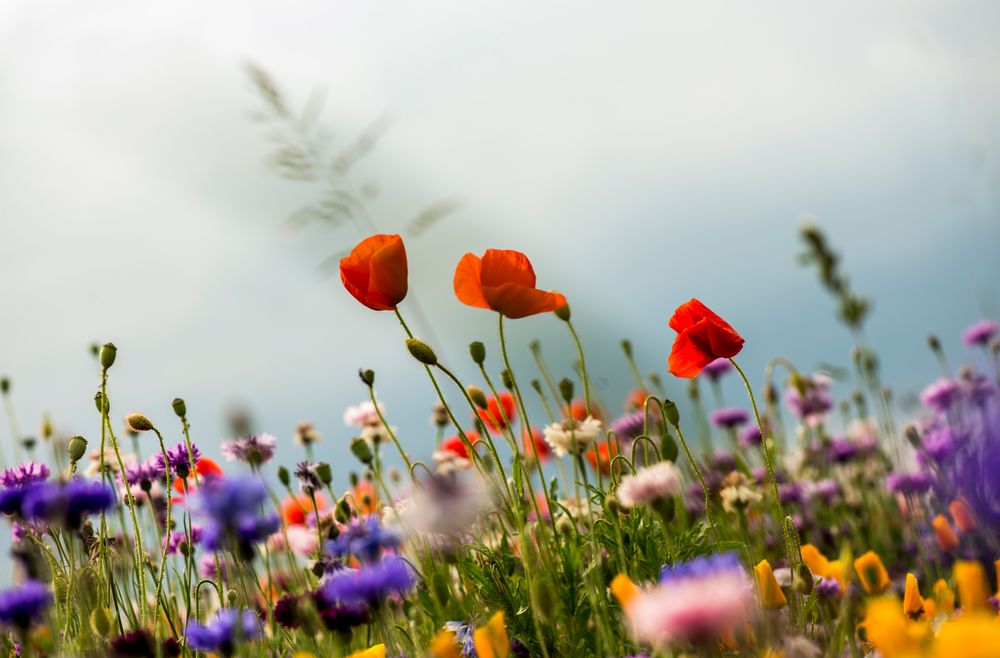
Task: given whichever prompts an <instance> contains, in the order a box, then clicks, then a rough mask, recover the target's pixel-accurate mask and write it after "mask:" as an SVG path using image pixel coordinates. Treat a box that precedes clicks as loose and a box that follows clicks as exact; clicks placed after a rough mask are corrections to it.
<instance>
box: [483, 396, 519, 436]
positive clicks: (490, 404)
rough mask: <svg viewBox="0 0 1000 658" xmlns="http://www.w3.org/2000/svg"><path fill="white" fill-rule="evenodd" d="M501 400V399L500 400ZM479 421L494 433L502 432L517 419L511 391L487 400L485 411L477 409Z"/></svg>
mask: <svg viewBox="0 0 1000 658" xmlns="http://www.w3.org/2000/svg"><path fill="white" fill-rule="evenodd" d="M498 398H499V399H498ZM476 413H477V414H479V419H480V420H482V421H483V424H484V425H486V427H487V428H488V429H490V430H491V431H493V432H502V431H504V430H505V429H507V425H509V424H510V423H513V422H514V418H515V417H517V407H516V405H515V404H514V396H513V395H512V394H511V393H510V392H509V391H501V392H500V393H498V394H497V396H496V397H493V396H490V397H489V398H487V399H486V408H485V409H479V408H477V409H476Z"/></svg>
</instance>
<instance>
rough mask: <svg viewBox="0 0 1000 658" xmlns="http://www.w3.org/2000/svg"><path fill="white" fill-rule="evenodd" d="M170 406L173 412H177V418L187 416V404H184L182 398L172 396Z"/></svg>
mask: <svg viewBox="0 0 1000 658" xmlns="http://www.w3.org/2000/svg"><path fill="white" fill-rule="evenodd" d="M170 406H171V407H172V408H173V410H174V413H175V414H177V417H178V418H184V417H185V416H187V412H188V410H187V405H186V404H184V400H182V399H181V398H174V401H173V402H171V403H170Z"/></svg>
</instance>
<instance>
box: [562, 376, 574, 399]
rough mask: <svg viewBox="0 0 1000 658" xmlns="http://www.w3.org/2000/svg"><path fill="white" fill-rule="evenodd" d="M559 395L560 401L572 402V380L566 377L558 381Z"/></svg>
mask: <svg viewBox="0 0 1000 658" xmlns="http://www.w3.org/2000/svg"><path fill="white" fill-rule="evenodd" d="M559 394H560V395H562V399H563V400H565V401H566V403H567V404H568V403H570V402H572V401H573V380H572V379H569V378H568V377H563V378H562V379H560V380H559Z"/></svg>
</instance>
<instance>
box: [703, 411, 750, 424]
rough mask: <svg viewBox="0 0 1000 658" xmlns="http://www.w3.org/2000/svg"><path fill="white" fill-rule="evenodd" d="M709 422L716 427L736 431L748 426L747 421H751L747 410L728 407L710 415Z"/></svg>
mask: <svg viewBox="0 0 1000 658" xmlns="http://www.w3.org/2000/svg"><path fill="white" fill-rule="evenodd" d="M709 420H711V421H712V424H713V425H715V426H716V427H721V428H722V429H736V428H737V427H741V426H743V425H746V423H747V421H749V420H750V414H748V413H747V411H746V409H740V408H739V407H728V408H725V409H716V410H715V411H713V412H712V413H711V414H709Z"/></svg>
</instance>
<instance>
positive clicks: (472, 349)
mask: <svg viewBox="0 0 1000 658" xmlns="http://www.w3.org/2000/svg"><path fill="white" fill-rule="evenodd" d="M469 356H471V357H472V360H473V362H475V364H476V365H479V366H481V365H483V362H484V361H486V346H485V345H483V344H482V343H480V342H479V341H478V340H477V341H473V342H471V343H469Z"/></svg>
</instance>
